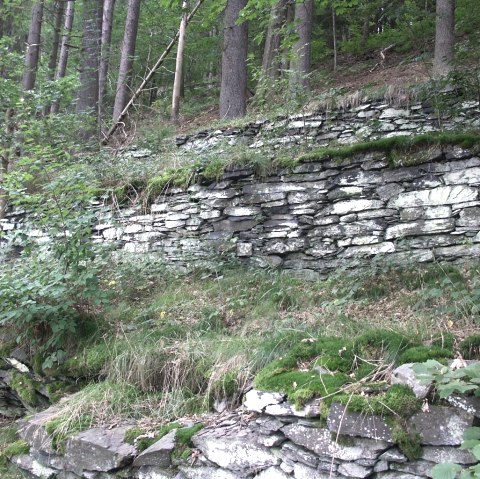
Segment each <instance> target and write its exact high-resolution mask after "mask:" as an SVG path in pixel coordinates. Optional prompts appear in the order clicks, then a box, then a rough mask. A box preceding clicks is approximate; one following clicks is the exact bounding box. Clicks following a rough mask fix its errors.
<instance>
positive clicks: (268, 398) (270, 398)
mask: <svg viewBox="0 0 480 479" xmlns="http://www.w3.org/2000/svg"><path fill="white" fill-rule="evenodd" d="M284 400H285V395H284V394H280V393H270V392H265V391H259V390H258V389H251V390H250V391H248V392H247V393H246V394H245V400H244V402H243V406H244V407H245V408H246V409H248V410H249V411H255V412H263V410H264V409H265V408H266V407H267V406H270V405H272V404H280V403H281V402H283V401H284Z"/></svg>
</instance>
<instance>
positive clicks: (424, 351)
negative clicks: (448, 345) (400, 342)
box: [399, 346, 453, 364]
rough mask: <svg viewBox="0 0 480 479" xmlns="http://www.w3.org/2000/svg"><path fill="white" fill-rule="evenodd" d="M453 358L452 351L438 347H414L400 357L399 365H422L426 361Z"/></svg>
mask: <svg viewBox="0 0 480 479" xmlns="http://www.w3.org/2000/svg"><path fill="white" fill-rule="evenodd" d="M447 358H453V351H452V350H448V349H445V348H441V347H440V346H416V347H413V348H409V349H407V350H406V351H405V352H403V353H402V354H401V355H400V358H399V363H400V364H405V363H423V362H425V361H427V360H428V359H447Z"/></svg>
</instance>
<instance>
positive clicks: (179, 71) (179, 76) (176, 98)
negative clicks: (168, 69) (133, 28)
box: [172, 0, 187, 123]
mask: <svg viewBox="0 0 480 479" xmlns="http://www.w3.org/2000/svg"><path fill="white" fill-rule="evenodd" d="M186 30H187V2H186V1H185V0H184V1H183V3H182V19H181V21H180V28H179V30H178V46H177V61H176V64H175V80H174V82H173V95H172V121H173V122H174V123H178V115H179V110H180V97H181V95H182V84H183V51H184V49H185V33H186Z"/></svg>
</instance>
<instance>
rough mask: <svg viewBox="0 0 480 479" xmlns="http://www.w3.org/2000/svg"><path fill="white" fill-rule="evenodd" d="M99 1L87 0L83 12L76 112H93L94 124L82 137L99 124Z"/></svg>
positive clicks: (94, 130) (89, 133)
mask: <svg viewBox="0 0 480 479" xmlns="http://www.w3.org/2000/svg"><path fill="white" fill-rule="evenodd" d="M98 12H99V9H98V1H95V0H85V1H84V12H83V39H82V52H81V58H80V88H79V90H78V99H77V106H76V112H77V113H85V112H91V114H92V118H93V125H92V127H91V128H87V129H86V130H82V131H81V132H80V136H81V137H82V138H91V137H92V136H94V135H95V134H96V130H97V126H98V66H99V64H98V62H99V58H100V34H101V32H100V31H99V28H98V25H99V21H98Z"/></svg>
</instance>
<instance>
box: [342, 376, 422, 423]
mask: <svg viewBox="0 0 480 479" xmlns="http://www.w3.org/2000/svg"><path fill="white" fill-rule="evenodd" d="M335 401H337V402H339V403H341V404H343V405H345V406H347V407H348V410H349V411H352V412H359V413H365V414H377V415H379V416H384V417H389V416H393V417H398V416H400V417H405V418H407V417H410V416H412V415H413V414H415V413H416V412H418V411H419V410H420V407H421V402H420V401H419V400H418V399H417V398H416V396H415V394H414V393H413V391H412V390H411V389H410V388H409V387H407V386H403V385H400V384H395V385H393V386H391V387H390V388H389V389H388V391H385V392H383V393H380V394H376V395H371V396H368V395H362V394H341V395H337V396H336V397H335Z"/></svg>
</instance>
